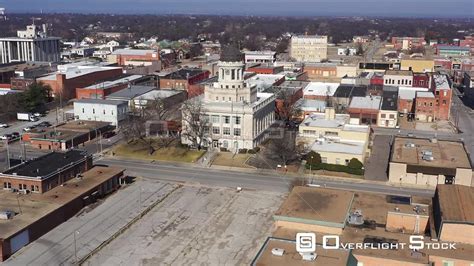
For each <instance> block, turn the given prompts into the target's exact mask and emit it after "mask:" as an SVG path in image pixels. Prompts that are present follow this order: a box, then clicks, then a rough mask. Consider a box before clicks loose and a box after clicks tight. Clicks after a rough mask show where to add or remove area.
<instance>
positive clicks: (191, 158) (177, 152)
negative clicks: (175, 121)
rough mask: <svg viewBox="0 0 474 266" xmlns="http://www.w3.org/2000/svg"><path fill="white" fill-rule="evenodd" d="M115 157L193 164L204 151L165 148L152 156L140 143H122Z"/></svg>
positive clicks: (115, 151) (174, 147)
mask: <svg viewBox="0 0 474 266" xmlns="http://www.w3.org/2000/svg"><path fill="white" fill-rule="evenodd" d="M113 152H114V153H115V155H116V156H122V157H129V158H135V159H145V160H159V161H174V162H185V163H194V162H196V161H197V160H198V159H199V158H200V157H201V156H202V155H203V154H204V153H205V151H194V150H189V149H187V148H183V147H176V146H172V147H167V148H161V149H159V150H156V151H155V152H154V153H153V154H152V155H150V154H149V151H148V149H147V147H146V146H145V145H143V144H141V143H136V142H135V143H130V144H127V143H123V144H120V145H118V146H117V147H116V148H115V149H114V151H113Z"/></svg>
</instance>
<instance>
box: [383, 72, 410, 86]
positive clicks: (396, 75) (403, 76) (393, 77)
mask: <svg viewBox="0 0 474 266" xmlns="http://www.w3.org/2000/svg"><path fill="white" fill-rule="evenodd" d="M383 84H384V85H386V86H405V87H411V86H413V72H412V71H411V70H385V74H384V75H383Z"/></svg>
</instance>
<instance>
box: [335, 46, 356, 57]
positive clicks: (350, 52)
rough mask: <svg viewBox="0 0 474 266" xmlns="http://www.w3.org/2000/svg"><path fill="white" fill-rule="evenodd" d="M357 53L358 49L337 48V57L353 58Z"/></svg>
mask: <svg viewBox="0 0 474 266" xmlns="http://www.w3.org/2000/svg"><path fill="white" fill-rule="evenodd" d="M356 53H357V49H356V48H349V47H347V48H337V55H348V56H352V55H355V54H356Z"/></svg>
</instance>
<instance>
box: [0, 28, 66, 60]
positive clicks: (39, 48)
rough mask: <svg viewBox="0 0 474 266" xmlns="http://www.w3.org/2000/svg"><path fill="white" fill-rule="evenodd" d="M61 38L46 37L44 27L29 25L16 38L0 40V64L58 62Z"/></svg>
mask: <svg viewBox="0 0 474 266" xmlns="http://www.w3.org/2000/svg"><path fill="white" fill-rule="evenodd" d="M60 40H61V38H58V37H48V36H47V33H46V26H45V25H43V26H42V27H40V26H38V25H29V26H27V27H26V30H19V31H17V37H9V38H0V64H7V63H11V62H21V61H36V62H59V61H60V44H59V41H60Z"/></svg>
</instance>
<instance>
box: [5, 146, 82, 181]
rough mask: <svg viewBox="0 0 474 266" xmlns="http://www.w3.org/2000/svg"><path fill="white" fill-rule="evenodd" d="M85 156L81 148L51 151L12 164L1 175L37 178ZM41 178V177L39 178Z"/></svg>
mask: <svg viewBox="0 0 474 266" xmlns="http://www.w3.org/2000/svg"><path fill="white" fill-rule="evenodd" d="M85 157H87V153H86V152H84V151H81V150H70V151H68V152H65V153H64V152H51V153H48V154H46V155H43V156H41V157H38V158H36V159H33V160H30V161H26V162H24V163H22V164H19V165H17V166H14V167H12V168H10V169H8V170H7V171H5V172H3V173H2V174H1V175H16V176H21V177H31V178H35V179H36V178H38V177H44V176H47V175H50V174H52V173H54V172H56V171H58V169H61V168H63V167H65V166H68V165H70V164H74V163H77V162H79V161H81V160H83V159H84V158H85ZM41 179H42V178H41Z"/></svg>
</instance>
